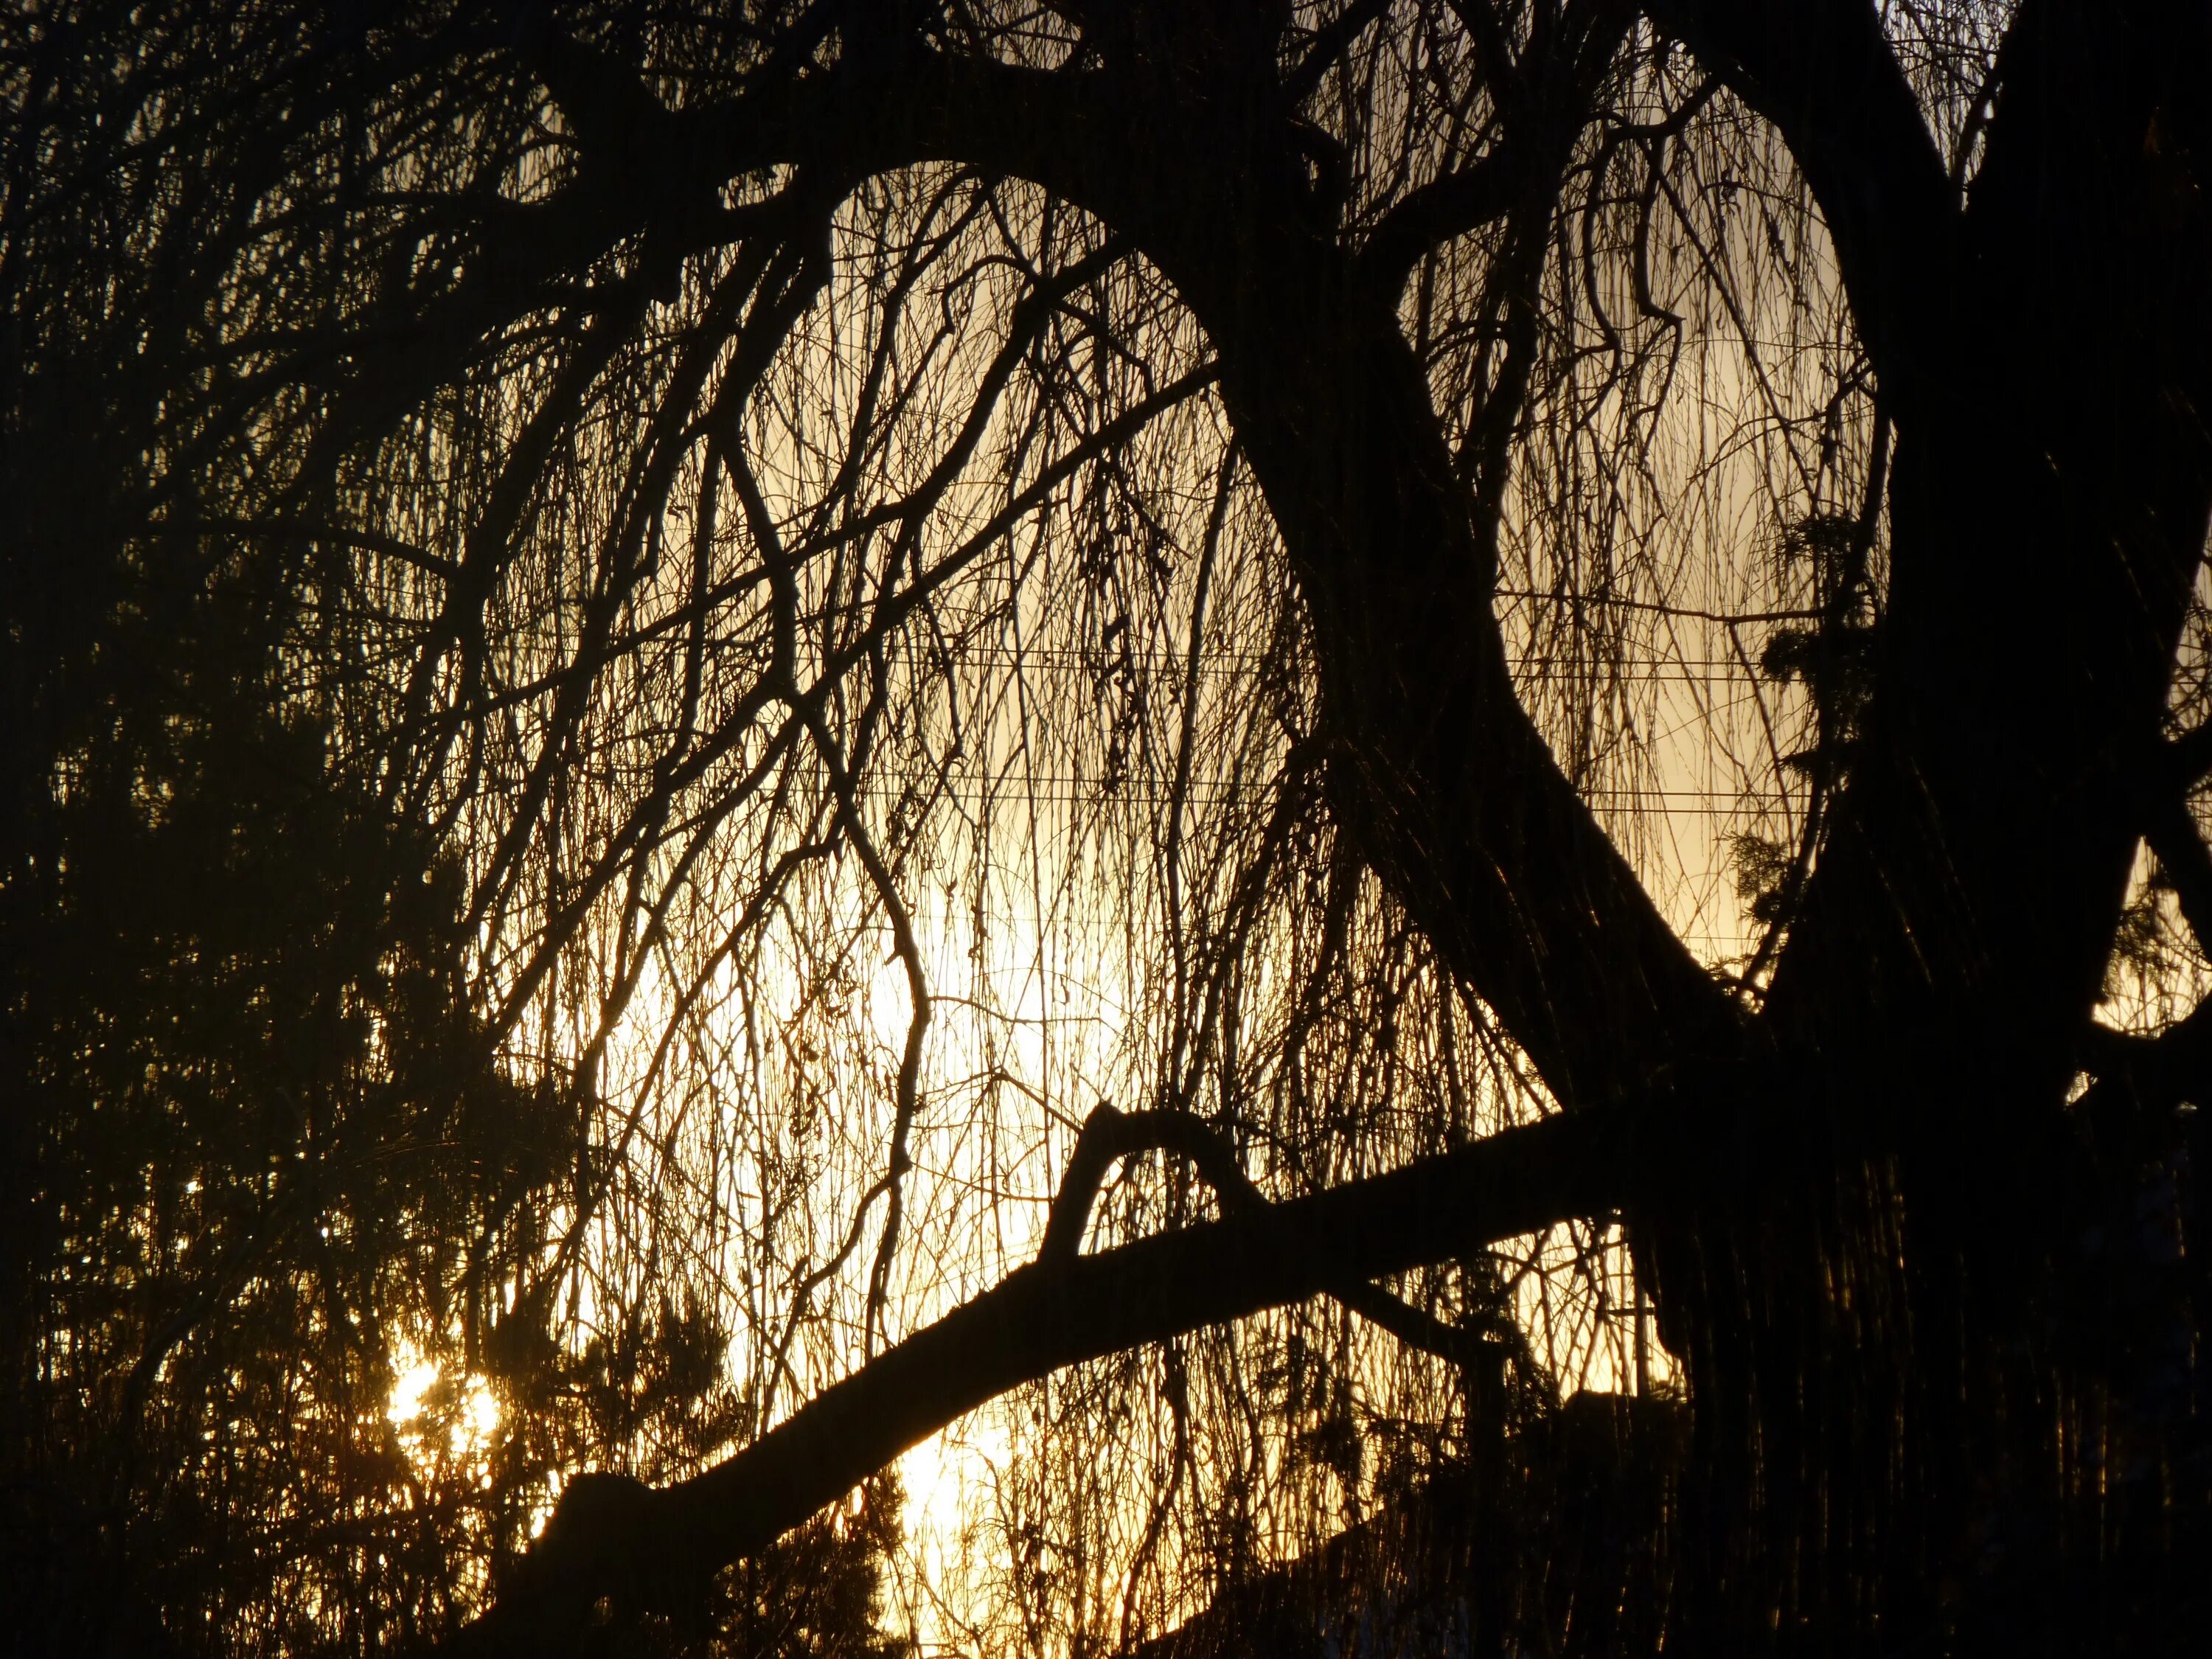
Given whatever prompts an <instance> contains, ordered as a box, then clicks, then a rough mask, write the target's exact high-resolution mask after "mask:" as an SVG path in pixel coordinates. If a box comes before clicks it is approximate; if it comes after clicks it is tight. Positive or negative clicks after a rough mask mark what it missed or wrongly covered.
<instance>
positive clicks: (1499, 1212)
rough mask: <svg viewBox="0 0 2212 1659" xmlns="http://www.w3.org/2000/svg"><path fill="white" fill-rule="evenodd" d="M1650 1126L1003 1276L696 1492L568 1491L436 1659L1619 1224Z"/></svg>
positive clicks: (1399, 1174) (694, 1487)
mask: <svg viewBox="0 0 2212 1659" xmlns="http://www.w3.org/2000/svg"><path fill="white" fill-rule="evenodd" d="M1652 1127H1654V1119H1653V1118H1652V1116H1651V1115H1650V1114H1649V1113H1638V1114H1631V1113H1629V1112H1626V1111H1611V1112H1593V1113H1588V1114H1583V1115H1577V1116H1575V1117H1572V1118H1553V1119H1549V1120H1547V1121H1544V1122H1542V1123H1539V1124H1535V1125H1532V1126H1530V1127H1525V1128H1519V1129H1510V1130H1507V1131H1506V1132H1505V1133H1503V1134H1499V1135H1496V1136H1492V1137H1491V1138H1490V1139H1486V1140H1482V1141H1480V1142H1477V1143H1476V1144H1475V1145H1474V1146H1469V1147H1467V1148H1464V1149H1462V1151H1459V1152H1451V1153H1447V1154H1445V1155H1443V1156H1442V1157H1437V1158H1426V1159H1423V1160H1421V1161H1420V1162H1419V1163H1416V1164H1411V1165H1409V1166H1407V1168H1405V1169H1403V1170H1398V1171H1396V1172H1395V1173H1393V1174H1390V1175H1388V1176H1377V1177H1376V1178H1374V1179H1372V1180H1369V1181H1363V1182H1355V1183H1353V1184H1352V1185H1350V1186H1346V1187H1341V1188H1336V1189H1334V1190H1333V1191H1329V1192H1326V1193H1321V1194H1316V1195H1314V1196H1312V1197H1310V1198H1304V1199H1296V1200H1288V1201H1286V1202H1283V1203H1279V1204H1267V1205H1261V1206H1255V1207H1254V1208H1253V1209H1252V1210H1250V1212H1249V1213H1244V1214H1240V1215H1237V1216H1234V1217H1231V1218H1228V1219H1225V1220H1222V1221H1217V1222H1211V1223H1206V1224H1204V1225H1200V1226H1196V1227H1192V1228H1189V1229H1187V1230H1185V1231H1181V1232H1176V1233H1173V1234H1170V1235H1168V1236H1166V1237H1158V1238H1151V1239H1146V1240H1144V1241H1143V1242H1141V1243H1135V1244H1129V1245H1124V1246H1122V1247H1121V1248H1120V1249H1113V1250H1107V1251H1103V1252H1101V1253H1099V1254H1097V1255H1087V1256H1086V1255H1067V1256H1061V1257H1058V1258H1056V1259H1054V1260H1049V1261H1046V1260H1041V1261H1037V1262H1036V1263H1034V1264H1032V1265H1031V1266H1030V1267H1023V1268H1019V1269H1018V1270H1017V1271H1015V1272H1014V1273H1012V1274H1011V1275H1010V1276H1009V1277H1008V1278H1007V1279H1006V1280H1005V1281H1004V1282H1003V1283H1002V1284H1000V1285H999V1286H998V1287H997V1288H996V1289H995V1290H992V1291H987V1292H986V1293H985V1294H984V1295H982V1296H981V1297H976V1298H975V1300H974V1301H972V1302H969V1303H968V1304H965V1305H964V1306H963V1307H961V1308H959V1309H957V1310H955V1311H954V1312H953V1313H951V1314H949V1315H947V1316H945V1318H943V1319H941V1320H939V1322H937V1323H935V1324H934V1325H931V1326H928V1327H927V1328H924V1329H922V1330H921V1331H918V1332H916V1333H915V1334H914V1335H912V1336H910V1337H908V1339H907V1340H905V1341H903V1342H902V1343H900V1344H898V1345H897V1346H895V1347H893V1348H891V1349H890V1350H889V1351H888V1352H884V1354H882V1355H881V1356H879V1357H878V1358H876V1359H875V1360H873V1361H872V1362H871V1363H869V1364H866V1365H865V1366H863V1367H862V1368H861V1369H860V1370H859V1371H857V1372H855V1373H854V1375H853V1376H849V1377H848V1378H847V1379H846V1380H845V1381H843V1382H842V1383H838V1384H836V1386H835V1387H833V1388H831V1389H828V1390H826V1391H825V1392H823V1394H821V1395H818V1396H817V1397H816V1398H815V1399H814V1400H813V1401H811V1402H810V1403H809V1404H807V1405H806V1406H805V1407H802V1408H801V1409H800V1410H799V1413H797V1414H796V1415H794V1416H793V1417H792V1418H791V1419H788V1420H787V1421H786V1422H785V1423H783V1424H781V1425H779V1426H778V1427H776V1428H775V1429H774V1430H771V1431H769V1433H767V1434H766V1435H764V1436H763V1437H761V1438H760V1439H759V1440H757V1441H756V1442H755V1443H753V1444H752V1445H751V1446H750V1447H749V1448H747V1449H745V1450H744V1451H743V1452H741V1453H739V1454H738V1455H737V1456H735V1457H733V1458H732V1459H730V1460H729V1461H728V1462H725V1463H723V1464H721V1465H720V1466H719V1467H717V1468H714V1469H711V1470H709V1471H708V1472H707V1473H706V1474H702V1475H699V1476H696V1477H695V1478H694V1479H692V1480H687V1481H684V1482H682V1483H680V1484H678V1485H677V1486H672V1487H669V1488H667V1489H665V1490H663V1491H659V1492H647V1491H645V1490H643V1489H641V1488H636V1487H635V1486H623V1487H622V1489H621V1490H619V1491H617V1490H616V1487H615V1486H611V1485H609V1484H607V1483H604V1482H601V1483H594V1484H592V1485H591V1486H587V1487H586V1489H585V1490H586V1492H587V1493H588V1494H589V1502H588V1503H587V1504H585V1505H583V1506H582V1507H583V1508H584V1509H585V1510H589V1511H591V1513H577V1512H572V1511H571V1510H568V1507H567V1506H565V1505H564V1509H563V1512H562V1515H561V1516H556V1521H555V1522H554V1523H553V1524H552V1525H550V1526H549V1527H548V1528H547V1529H546V1533H545V1535H544V1538H543V1539H542V1540H541V1541H540V1543H539V1547H538V1549H536V1550H535V1551H533V1552H532V1555H531V1556H530V1557H529V1558H528V1559H526V1561H525V1562H524V1563H523V1564H522V1565H521V1566H520V1568H519V1569H517V1571H515V1572H514V1573H513V1575H512V1576H511V1577H510V1578H509V1579H508V1581H507V1583H506V1584H505V1585H504V1586H502V1588H501V1591H500V1594H499V1597H498V1601H497V1602H496V1605H495V1607H493V1609H492V1610H491V1611H490V1612H489V1613H487V1614H486V1615H485V1616H484V1617H483V1619H481V1620H478V1621H477V1623H476V1624H475V1625H473V1626H470V1627H469V1628H468V1629H466V1630H465V1631H464V1632H461V1634H460V1635H459V1637H458V1638H456V1639H455V1641H454V1642H453V1644H451V1650H453V1651H454V1652H457V1653H461V1654H466V1655H471V1656H473V1655H492V1654H508V1653H513V1654H518V1655H520V1654H530V1655H541V1654H550V1653H558V1652H563V1651H569V1650H574V1648H575V1647H577V1646H578V1645H580V1644H582V1643H583V1642H584V1641H586V1639H587V1638H588V1635H589V1627H590V1626H591V1625H592V1622H593V1620H594V1617H595V1614H594V1609H595V1608H596V1607H599V1604H600V1603H601V1601H603V1599H604V1600H606V1601H609V1602H611V1604H613V1605H614V1606H615V1607H617V1608H620V1609H623V1610H629V1609H632V1608H637V1607H653V1606H665V1607H680V1606H683V1605H685V1604H686V1603H687V1602H688V1601H690V1599H691V1598H692V1597H693V1596H694V1595H696V1592H697V1590H698V1589H699V1588H700V1587H701V1586H702V1585H703V1584H704V1583H705V1582H706V1581H707V1580H708V1578H709V1577H711V1576H712V1575H713V1574H714V1572H715V1571H718V1570H720V1568H721V1567H723V1566H726V1565H728V1564H730V1563H731V1562H733V1561H735V1560H738V1559H741V1558H742V1557H744V1556H745V1555H747V1554H750V1553H754V1552H756V1551H758V1550H760V1549H761V1548H763V1547H765V1546H766V1545H768V1544H769V1543H770V1542H772V1541H774V1540H775V1539H776V1538H777V1537H778V1536H780V1535H781V1534H782V1533H784V1532H785V1531H787V1530H788V1529H789V1528H792V1527H793V1526H796V1525H797V1524H799V1522H801V1521H804V1520H805V1518H806V1517H807V1516H810V1515H811V1514H813V1513H814V1512H815V1511H816V1510H818V1509H820V1508H821V1507H822V1506H823V1504H828V1503H829V1502H831V1501H833V1500H835V1499H836V1498H838V1497H839V1496H841V1495H842V1494H843V1493H844V1492H848V1491H849V1490H851V1488H852V1487H853V1486H856V1485H858V1484H859V1483H860V1481H861V1480H864V1479H866V1477H867V1476H868V1475H869V1474H872V1472H874V1471H875V1470H877V1469H878V1468H883V1467H884V1465H885V1464H887V1463H889V1462H890V1461H891V1460H892V1459H893V1458H895V1457H896V1456H897V1455H899V1454H900V1453H901V1452H902V1451H904V1450H905V1449H908V1447H911V1446H914V1445H915V1444H917V1443H920V1442H921V1441H922V1440H923V1439H926V1438H927V1437H928V1436H930V1435H931V1434H933V1433H935V1432H936V1431H938V1430H939V1429H941V1428H943V1427H944V1426H945V1425H946V1424H948V1423H951V1422H952V1421H953V1420H954V1419H957V1418H958V1417H960V1416H962V1415H963V1413H967V1412H969V1411H972V1410H974V1409H975V1407H978V1406H981V1405H982V1404H984V1403H985V1402H986V1401H989V1400H991V1399H993V1398H994V1397H996V1396H997V1395H1000V1394H1003V1393H1005V1392H1006V1391H1007V1390H1008V1389H1013V1388H1017V1387H1019V1386H1020V1385H1021V1384H1023V1383H1029V1382H1032V1381H1035V1380H1036V1379H1037V1378H1039V1377H1042V1376H1048V1375H1049V1374H1050V1373H1051V1372H1053V1371H1054V1370H1059V1369H1060V1368H1061V1367H1063V1366H1066V1365H1071V1364H1077V1363H1079V1362H1080V1361H1082V1360H1085V1359H1091V1358H1097V1357H1099V1356H1101V1355H1104V1354H1109V1353H1113V1352H1119V1351H1120V1350H1122V1349H1125V1348H1129V1347H1133V1346H1137V1345H1139V1344H1141V1343H1145V1342H1155V1341H1161V1340H1165V1339H1167V1338H1169V1337H1172V1336H1176V1335H1179V1334H1182V1333H1184V1332H1187V1331H1191V1330H1195V1329H1198V1328H1200V1327H1203V1326H1206V1325H1212V1324H1218V1323H1219V1322H1223V1321H1225V1320H1230V1319H1236V1318H1240V1317H1242V1316H1245V1315H1248V1314H1252V1313H1256V1312H1259V1311H1261V1310H1264V1309H1267V1308H1271V1307H1280V1306H1283V1305H1285V1304H1289V1303H1293V1302H1298V1301H1302V1300H1304V1299H1305V1298H1306V1297H1311V1296H1314V1295H1316V1294H1320V1293H1322V1292H1325V1291H1333V1290H1334V1288H1335V1287H1336V1286H1338V1285H1343V1284H1345V1283H1346V1281H1347V1280H1352V1279H1371V1278H1375V1277H1377V1276H1379V1275H1382V1274H1384V1273H1395V1272H1400V1271H1402V1270H1404V1269H1406V1268H1407V1267H1414V1266H1417V1265H1419V1264H1421V1263H1424V1262H1429V1261H1441V1260H1444V1259H1447V1258H1449V1257H1451V1256H1454V1255H1463V1254H1466V1253H1468V1252H1469V1251H1472V1250H1475V1249H1480V1248H1481V1247H1482V1246H1484V1245H1485V1244H1488V1243H1494V1242H1495V1241H1497V1240H1498V1239H1501V1238H1506V1237H1511V1236H1513V1235H1514V1234H1516V1233H1523V1232H1528V1231H1534V1230H1535V1229H1537V1228H1540V1227H1543V1226H1546V1225H1550V1224H1552V1223H1553V1222H1556V1221H1559V1220H1561V1219H1563V1218H1568V1217H1572V1216H1577V1215H1592V1214H1598V1213H1602V1212H1607V1211H1611V1210H1613V1209H1616V1208H1619V1207H1620V1206H1622V1205H1623V1204H1624V1203H1625V1202H1626V1201H1628V1200H1629V1198H1630V1197H1631V1195H1632V1187H1633V1185H1634V1176H1635V1175H1636V1173H1637V1171H1638V1167H1639V1163H1640V1161H1641V1160H1639V1158H1638V1145H1639V1144H1640V1143H1641V1142H1642V1141H1643V1139H1644V1135H1645V1134H1646V1133H1649V1132H1650V1130H1651V1129H1652ZM602 1499H605V1500H606V1501H605V1502H602V1501H601V1500H602Z"/></svg>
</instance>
